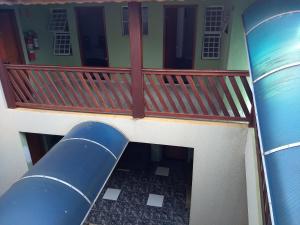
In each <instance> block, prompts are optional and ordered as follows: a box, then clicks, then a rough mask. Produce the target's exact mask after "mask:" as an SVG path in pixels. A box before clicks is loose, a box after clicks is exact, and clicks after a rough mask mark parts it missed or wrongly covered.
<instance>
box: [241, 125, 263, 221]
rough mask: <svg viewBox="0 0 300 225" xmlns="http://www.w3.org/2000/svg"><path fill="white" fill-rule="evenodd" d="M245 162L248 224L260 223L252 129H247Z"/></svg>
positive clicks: (260, 209) (255, 155)
mask: <svg viewBox="0 0 300 225" xmlns="http://www.w3.org/2000/svg"><path fill="white" fill-rule="evenodd" d="M245 164H246V165H245V166H246V180H247V199H248V221H249V225H262V224H263V221H262V208H261V200H260V188H259V175H258V166H257V154H256V143H255V135H254V129H249V132H248V136H247V142H246V149H245Z"/></svg>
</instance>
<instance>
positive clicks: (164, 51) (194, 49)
mask: <svg viewBox="0 0 300 225" xmlns="http://www.w3.org/2000/svg"><path fill="white" fill-rule="evenodd" d="M180 7H190V8H195V24H194V35H193V40H192V41H193V45H194V48H193V54H192V56H193V59H192V68H191V69H194V68H195V56H196V44H197V43H196V37H197V21H198V20H197V18H198V5H196V4H190V5H187V4H184V5H178V4H177V5H164V7H163V17H164V22H163V23H164V24H163V69H166V66H165V65H166V48H165V47H166V45H165V38H166V19H165V18H166V17H165V16H166V14H165V13H166V8H180Z"/></svg>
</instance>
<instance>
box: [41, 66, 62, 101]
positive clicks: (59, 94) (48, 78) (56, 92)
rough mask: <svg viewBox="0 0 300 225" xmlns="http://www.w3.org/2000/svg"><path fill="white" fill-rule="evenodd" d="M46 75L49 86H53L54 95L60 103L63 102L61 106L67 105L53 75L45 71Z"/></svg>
mask: <svg viewBox="0 0 300 225" xmlns="http://www.w3.org/2000/svg"><path fill="white" fill-rule="evenodd" d="M44 73H45V78H46V80H47V81H48V82H49V85H50V86H51V88H52V89H53V91H54V93H55V94H56V96H57V98H58V99H59V101H60V102H61V103H60V104H62V105H67V103H66V101H65V99H64V97H63V96H62V95H61V93H60V91H59V90H58V89H57V87H56V85H55V83H54V82H53V80H52V77H51V75H50V74H49V72H48V71H44Z"/></svg>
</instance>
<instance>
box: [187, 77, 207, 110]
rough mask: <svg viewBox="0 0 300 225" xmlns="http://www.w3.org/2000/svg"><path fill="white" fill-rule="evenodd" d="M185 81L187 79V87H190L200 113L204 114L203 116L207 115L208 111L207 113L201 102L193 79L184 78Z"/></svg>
mask: <svg viewBox="0 0 300 225" xmlns="http://www.w3.org/2000/svg"><path fill="white" fill-rule="evenodd" d="M186 79H187V81H188V83H189V85H190V86H191V89H192V92H193V94H194V95H195V97H196V99H197V101H198V104H199V106H200V108H201V110H202V113H203V114H205V115H208V111H207V109H206V107H205V105H204V102H203V101H202V98H201V96H200V95H199V93H198V90H197V87H196V85H195V82H194V80H193V78H192V77H191V76H186Z"/></svg>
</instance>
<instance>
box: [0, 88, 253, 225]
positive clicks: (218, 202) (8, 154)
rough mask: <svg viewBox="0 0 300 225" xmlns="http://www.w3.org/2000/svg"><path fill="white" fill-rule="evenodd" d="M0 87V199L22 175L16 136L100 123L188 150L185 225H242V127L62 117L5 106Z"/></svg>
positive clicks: (91, 116)
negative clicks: (190, 158) (187, 214)
mask: <svg viewBox="0 0 300 225" xmlns="http://www.w3.org/2000/svg"><path fill="white" fill-rule="evenodd" d="M1 90H2V89H1V87H0V115H1V117H0V128H1V135H0V146H1V148H0V194H1V193H3V192H4V191H5V190H7V189H8V188H9V186H10V185H11V184H12V183H13V182H15V181H16V180H17V179H18V178H19V177H20V176H22V174H23V173H24V172H26V170H27V165H26V160H25V153H24V149H23V147H22V143H21V138H20V134H19V132H33V133H44V134H56V135H64V134H65V133H66V132H68V131H69V130H70V129H71V128H72V127H73V126H74V125H76V124H78V123H80V122H83V121H87V120H93V121H100V122H104V123H107V124H110V125H113V126H115V127H116V128H118V129H120V130H121V131H122V132H124V133H125V134H126V135H127V137H128V138H129V139H130V141H135V142H145V143H155V144H168V145H174V146H185V147H191V148H194V149H195V151H194V169H193V187H192V202H191V215H190V216H191V222H190V224H191V225H221V224H222V225H246V224H248V223H247V199H246V179H245V165H244V150H245V143H246V138H247V132H248V128H247V126H246V125H242V124H232V123H231V124H230V123H227V124H226V123H214V122H200V121H198V122H197V121H189V120H174V119H158V118H146V119H140V120H134V119H132V117H129V116H113V115H100V114H83V113H68V112H55V111H40V110H26V109H15V110H9V109H6V107H5V101H4V98H3V93H2V92H1Z"/></svg>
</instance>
